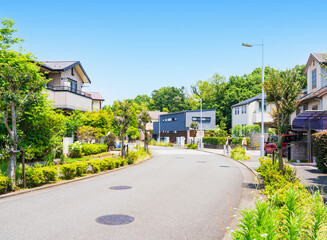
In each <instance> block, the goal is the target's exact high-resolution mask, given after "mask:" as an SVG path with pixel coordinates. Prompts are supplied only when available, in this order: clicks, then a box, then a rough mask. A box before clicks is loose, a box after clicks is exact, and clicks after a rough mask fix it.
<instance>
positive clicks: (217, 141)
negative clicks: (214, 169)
mask: <svg viewBox="0 0 327 240" xmlns="http://www.w3.org/2000/svg"><path fill="white" fill-rule="evenodd" d="M245 139H246V142H247V145H248V146H249V145H250V138H249V137H246V138H245ZM226 140H227V137H204V138H203V140H202V141H203V143H205V144H212V145H225V143H226ZM242 140H243V138H242V137H238V138H234V137H232V144H234V145H241V144H242Z"/></svg>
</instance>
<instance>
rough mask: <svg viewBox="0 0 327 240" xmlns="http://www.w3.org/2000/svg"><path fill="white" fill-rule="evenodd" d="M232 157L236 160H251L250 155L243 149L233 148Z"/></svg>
mask: <svg viewBox="0 0 327 240" xmlns="http://www.w3.org/2000/svg"><path fill="white" fill-rule="evenodd" d="M231 157H232V158H233V159H235V160H248V159H250V158H251V156H250V155H248V154H246V152H245V149H244V148H243V147H237V148H233V149H232V150H231Z"/></svg>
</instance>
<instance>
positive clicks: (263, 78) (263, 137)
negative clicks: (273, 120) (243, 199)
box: [242, 40, 265, 157]
mask: <svg viewBox="0 0 327 240" xmlns="http://www.w3.org/2000/svg"><path fill="white" fill-rule="evenodd" d="M242 46H244V47H253V46H261V47H262V80H261V81H262V89H261V138H260V157H262V156H263V155H264V145H265V136H264V122H263V111H264V108H265V104H264V101H265V96H264V95H265V92H264V89H263V83H264V82H265V69H264V65H263V46H264V44H263V40H262V43H258V44H248V43H242Z"/></svg>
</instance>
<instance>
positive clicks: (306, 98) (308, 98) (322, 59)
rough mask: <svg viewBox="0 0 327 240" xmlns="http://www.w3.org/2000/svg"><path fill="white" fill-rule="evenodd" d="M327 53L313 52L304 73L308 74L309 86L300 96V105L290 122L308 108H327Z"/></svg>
mask: <svg viewBox="0 0 327 240" xmlns="http://www.w3.org/2000/svg"><path fill="white" fill-rule="evenodd" d="M326 64H327V53H311V54H310V56H309V59H308V61H307V64H306V66H305V69H304V73H305V74H306V76H307V88H306V89H304V91H303V93H302V95H301V97H300V98H299V106H298V109H297V110H296V112H294V113H293V114H292V115H291V117H290V124H292V123H293V120H294V119H295V117H296V116H298V115H299V114H300V113H302V112H304V111H306V110H327V79H326V77H327V72H326V69H325V67H326Z"/></svg>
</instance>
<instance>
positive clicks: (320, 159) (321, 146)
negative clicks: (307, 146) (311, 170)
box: [312, 132, 327, 173]
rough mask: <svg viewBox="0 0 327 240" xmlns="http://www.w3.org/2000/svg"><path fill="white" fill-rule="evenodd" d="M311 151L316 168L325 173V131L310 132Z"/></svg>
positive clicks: (326, 142) (326, 160) (326, 146)
mask: <svg viewBox="0 0 327 240" xmlns="http://www.w3.org/2000/svg"><path fill="white" fill-rule="evenodd" d="M312 141H313V151H314V155H315V156H316V162H317V166H318V168H319V169H320V170H321V171H322V172H324V173H326V172H327V167H326V165H325V164H327V132H321V133H315V134H312Z"/></svg>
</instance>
